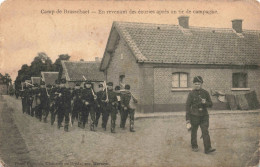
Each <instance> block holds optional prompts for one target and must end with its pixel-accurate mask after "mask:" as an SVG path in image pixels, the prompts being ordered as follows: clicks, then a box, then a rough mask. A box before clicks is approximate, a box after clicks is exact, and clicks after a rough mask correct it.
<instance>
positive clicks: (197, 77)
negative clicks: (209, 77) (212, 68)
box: [193, 76, 203, 83]
mask: <svg viewBox="0 0 260 167" xmlns="http://www.w3.org/2000/svg"><path fill="white" fill-rule="evenodd" d="M195 82H200V83H203V79H202V77H201V76H196V77H194V79H193V83H195Z"/></svg>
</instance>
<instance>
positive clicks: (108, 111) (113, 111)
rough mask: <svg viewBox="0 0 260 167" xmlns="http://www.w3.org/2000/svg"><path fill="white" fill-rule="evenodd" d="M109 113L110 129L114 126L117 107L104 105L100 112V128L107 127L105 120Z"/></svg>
mask: <svg viewBox="0 0 260 167" xmlns="http://www.w3.org/2000/svg"><path fill="white" fill-rule="evenodd" d="M109 114H110V115H111V129H115V126H116V115H117V109H116V108H115V107H106V108H105V109H104V111H103V114H102V128H106V127H107V121H108V118H109Z"/></svg>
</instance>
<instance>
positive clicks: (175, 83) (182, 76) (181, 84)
mask: <svg viewBox="0 0 260 167" xmlns="http://www.w3.org/2000/svg"><path fill="white" fill-rule="evenodd" d="M172 87H173V88H187V87H188V74H187V73H183V72H176V73H173V74H172Z"/></svg>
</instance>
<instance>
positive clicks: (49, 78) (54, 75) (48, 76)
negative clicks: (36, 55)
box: [41, 72, 59, 85]
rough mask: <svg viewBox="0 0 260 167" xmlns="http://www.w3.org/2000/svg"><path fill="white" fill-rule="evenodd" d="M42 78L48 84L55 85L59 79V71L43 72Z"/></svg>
mask: <svg viewBox="0 0 260 167" xmlns="http://www.w3.org/2000/svg"><path fill="white" fill-rule="evenodd" d="M41 75H42V80H43V81H44V82H45V84H46V85H48V84H50V85H54V84H55V80H57V79H58V76H59V72H41Z"/></svg>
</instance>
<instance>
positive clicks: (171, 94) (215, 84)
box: [42, 16, 260, 112]
mask: <svg viewBox="0 0 260 167" xmlns="http://www.w3.org/2000/svg"><path fill="white" fill-rule="evenodd" d="M178 20H179V25H171V24H168V25H166V24H149V23H133V22H114V23H113V25H112V28H111V31H110V35H109V38H108V41H107V45H106V48H105V52H104V55H103V58H102V60H101V62H100V61H93V62H85V61H78V62H73V61H62V68H63V73H62V78H66V80H67V86H68V87H74V86H75V82H78V81H80V82H83V81H84V80H85V79H87V80H91V81H93V83H100V82H103V81H104V80H105V81H107V82H110V81H111V82H113V83H114V85H123V84H126V83H127V84H130V85H131V90H132V93H133V95H134V96H135V97H136V98H137V99H139V104H138V109H137V110H138V111H139V112H157V111H181V110H184V108H185V102H186V99H187V95H188V93H189V91H191V90H192V79H193V77H194V76H197V75H200V76H202V77H203V80H204V85H203V86H204V88H205V89H206V90H208V91H210V92H216V91H219V92H222V93H224V94H232V95H239V94H245V93H248V92H251V91H254V92H256V95H257V98H258V99H259V97H260V92H259V91H260V89H259V88H260V84H259V78H260V70H259V63H260V31H253V30H244V29H242V20H239V19H237V20H232V27H231V28H225V29H224V28H208V27H193V26H189V17H187V16H181V17H179V18H178ZM54 76H55V77H56V78H57V77H58V74H57V73H50V72H49V73H46V72H43V73H42V78H43V80H45V82H46V83H48V82H50V83H54V81H55V79H52V80H51V79H49V78H52V77H54ZM55 77H54V78H55ZM84 78H85V79H84ZM48 80H51V81H48ZM95 85H97V84H95ZM211 95H212V96H211V97H212V101H213V103H214V105H213V106H214V107H213V109H227V107H228V105H227V103H226V102H225V101H220V100H219V99H218V98H217V97H216V96H213V94H211Z"/></svg>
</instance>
